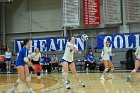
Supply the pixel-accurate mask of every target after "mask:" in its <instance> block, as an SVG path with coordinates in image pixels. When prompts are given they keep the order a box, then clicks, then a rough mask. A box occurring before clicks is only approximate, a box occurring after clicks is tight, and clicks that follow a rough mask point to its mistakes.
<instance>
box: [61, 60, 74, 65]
mask: <svg viewBox="0 0 140 93" xmlns="http://www.w3.org/2000/svg"><path fill="white" fill-rule="evenodd" d="M63 62H67V63H68V65H69V64H71V63H73V62H69V61H66V60H65V59H61V63H63Z"/></svg>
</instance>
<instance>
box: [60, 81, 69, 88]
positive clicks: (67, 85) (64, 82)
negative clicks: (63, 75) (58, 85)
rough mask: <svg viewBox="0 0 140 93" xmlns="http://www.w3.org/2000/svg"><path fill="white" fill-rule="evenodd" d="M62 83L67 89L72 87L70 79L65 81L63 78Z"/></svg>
mask: <svg viewBox="0 0 140 93" xmlns="http://www.w3.org/2000/svg"><path fill="white" fill-rule="evenodd" d="M62 83H63V84H64V87H65V88H66V89H71V88H70V85H69V84H70V81H64V80H62Z"/></svg>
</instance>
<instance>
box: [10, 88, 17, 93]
mask: <svg viewBox="0 0 140 93" xmlns="http://www.w3.org/2000/svg"><path fill="white" fill-rule="evenodd" d="M9 92H10V93H18V92H17V90H16V89H15V88H12V89H10V91H9Z"/></svg>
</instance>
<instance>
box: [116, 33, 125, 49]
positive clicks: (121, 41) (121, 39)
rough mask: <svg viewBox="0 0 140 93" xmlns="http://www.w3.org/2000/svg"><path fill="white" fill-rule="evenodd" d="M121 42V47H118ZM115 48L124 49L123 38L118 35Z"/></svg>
mask: <svg viewBox="0 0 140 93" xmlns="http://www.w3.org/2000/svg"><path fill="white" fill-rule="evenodd" d="M118 39H119V40H120V47H118V43H119V42H118V41H117V40H118ZM114 47H115V48H123V38H122V37H121V36H120V35H117V36H116V37H115V38H114Z"/></svg>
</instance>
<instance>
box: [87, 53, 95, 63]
mask: <svg viewBox="0 0 140 93" xmlns="http://www.w3.org/2000/svg"><path fill="white" fill-rule="evenodd" d="M87 59H88V60H89V61H90V62H93V61H94V56H93V55H90V54H88V55H87Z"/></svg>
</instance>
